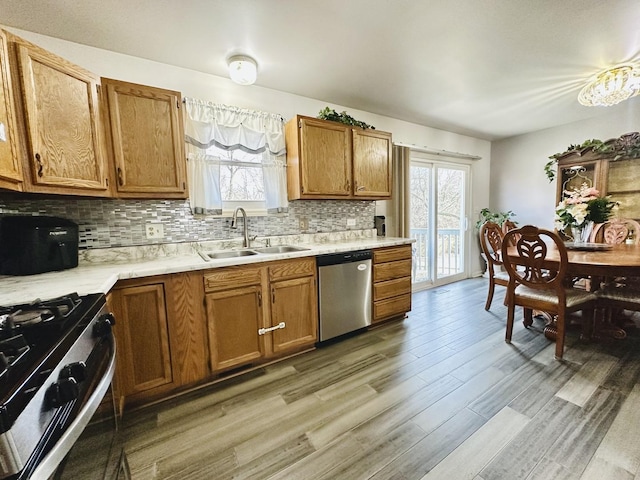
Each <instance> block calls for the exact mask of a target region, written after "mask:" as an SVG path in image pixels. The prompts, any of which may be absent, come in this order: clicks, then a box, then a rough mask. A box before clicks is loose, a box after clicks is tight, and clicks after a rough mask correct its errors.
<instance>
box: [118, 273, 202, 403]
mask: <svg viewBox="0 0 640 480" xmlns="http://www.w3.org/2000/svg"><path fill="white" fill-rule="evenodd" d="M201 278H202V277H201V275H195V274H192V273H181V274H175V275H167V276H162V277H153V278H145V279H141V280H127V281H123V282H119V283H118V284H117V285H116V286H115V288H114V289H113V290H112V291H111V293H110V294H109V297H108V301H109V306H110V308H111V310H112V312H113V314H114V316H115V318H116V324H115V328H114V331H115V336H116V344H117V356H116V389H117V395H118V396H119V397H120V398H121V401H120V403H121V406H123V405H124V402H125V401H126V402H127V403H141V402H143V401H147V400H150V399H154V398H159V397H161V396H163V395H166V394H167V393H168V392H170V391H173V390H177V389H179V388H181V387H183V386H185V385H189V384H193V383H196V382H198V381H200V380H202V379H204V378H206V377H207V376H208V373H209V369H208V364H207V357H206V352H207V344H206V339H205V335H204V311H203V308H202V301H201V298H202V282H201ZM198 292H199V293H198ZM198 296H199V298H198Z"/></svg>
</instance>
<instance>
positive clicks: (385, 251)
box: [372, 245, 411, 323]
mask: <svg viewBox="0 0 640 480" xmlns="http://www.w3.org/2000/svg"><path fill="white" fill-rule="evenodd" d="M410 310H411V245H402V246H397V247H388V248H380V249H375V250H374V251H373V319H372V322H373V323H377V322H382V321H384V320H389V319H392V318H396V317H402V316H404V315H406V313H407V312H409V311H410Z"/></svg>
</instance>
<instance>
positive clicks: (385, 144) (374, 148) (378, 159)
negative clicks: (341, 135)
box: [351, 128, 392, 199]
mask: <svg viewBox="0 0 640 480" xmlns="http://www.w3.org/2000/svg"><path fill="white" fill-rule="evenodd" d="M351 133H352V135H353V194H354V196H356V197H358V198H375V199H381V198H390V197H391V150H392V148H391V147H392V143H391V134H390V133H386V132H379V131H377V130H363V129H360V128H354V129H352V131H351Z"/></svg>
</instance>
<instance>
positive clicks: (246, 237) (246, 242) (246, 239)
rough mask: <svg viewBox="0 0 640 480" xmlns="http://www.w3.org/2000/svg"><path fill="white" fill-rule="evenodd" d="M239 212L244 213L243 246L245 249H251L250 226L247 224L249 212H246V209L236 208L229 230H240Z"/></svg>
mask: <svg viewBox="0 0 640 480" xmlns="http://www.w3.org/2000/svg"><path fill="white" fill-rule="evenodd" d="M238 212H240V213H242V219H243V227H244V228H243V231H242V234H243V235H244V240H243V241H242V246H243V247H244V248H249V246H250V245H249V244H250V243H251V240H249V225H248V224H247V212H245V211H244V208H242V207H236V209H235V210H234V212H233V217H231V225H230V226H229V228H234V229H235V228H238Z"/></svg>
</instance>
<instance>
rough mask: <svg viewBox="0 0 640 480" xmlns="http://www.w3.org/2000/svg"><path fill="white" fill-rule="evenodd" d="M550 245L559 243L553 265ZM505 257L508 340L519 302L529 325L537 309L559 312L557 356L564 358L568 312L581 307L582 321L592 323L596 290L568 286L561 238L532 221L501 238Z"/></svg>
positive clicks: (507, 340) (553, 313)
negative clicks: (549, 264) (547, 260)
mask: <svg viewBox="0 0 640 480" xmlns="http://www.w3.org/2000/svg"><path fill="white" fill-rule="evenodd" d="M517 237H519V238H518V240H517V242H516V244H515V246H514V247H510V242H512V241H513V240H514V239H515V238H517ZM545 240H546V242H545ZM547 242H548V243H547ZM550 245H555V246H556V248H557V251H558V255H559V261H558V262H555V263H553V268H548V267H545V264H546V263H545V261H546V259H547V256H548V253H549V248H550ZM509 248H512V249H513V250H515V251H512V252H511V256H509V255H508V252H509ZM502 261H503V264H504V267H505V269H506V270H507V273H508V274H509V284H508V285H507V294H506V297H505V301H506V304H507V331H506V335H505V340H506V342H507V343H511V335H512V333H513V322H514V317H515V308H516V306H521V307H522V308H523V310H524V324H525V326H526V327H528V326H531V324H532V322H533V311H534V310H540V311H543V312H547V313H549V314H551V315H555V316H556V327H557V335H556V349H555V358H556V359H561V358H562V355H563V353H564V340H565V322H566V318H567V314H569V313H571V312H576V311H582V316H583V318H582V320H583V322H586V323H585V324H586V325H590V324H591V323H592V322H593V314H594V308H595V305H596V300H597V298H596V296H595V295H594V294H593V293H590V292H587V291H585V290H582V289H578V288H572V287H566V286H565V276H566V272H567V266H568V263H569V260H568V255H567V248H566V247H565V245H564V243H563V241H562V239H561V238H560V236H559V235H558V234H557V233H555V232H552V231H551V230H545V229H541V228H538V227H535V226H533V225H525V226H524V227H522V228H516V229H514V230H509V232H507V234H506V235H505V237H504V239H503V241H502Z"/></svg>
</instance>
